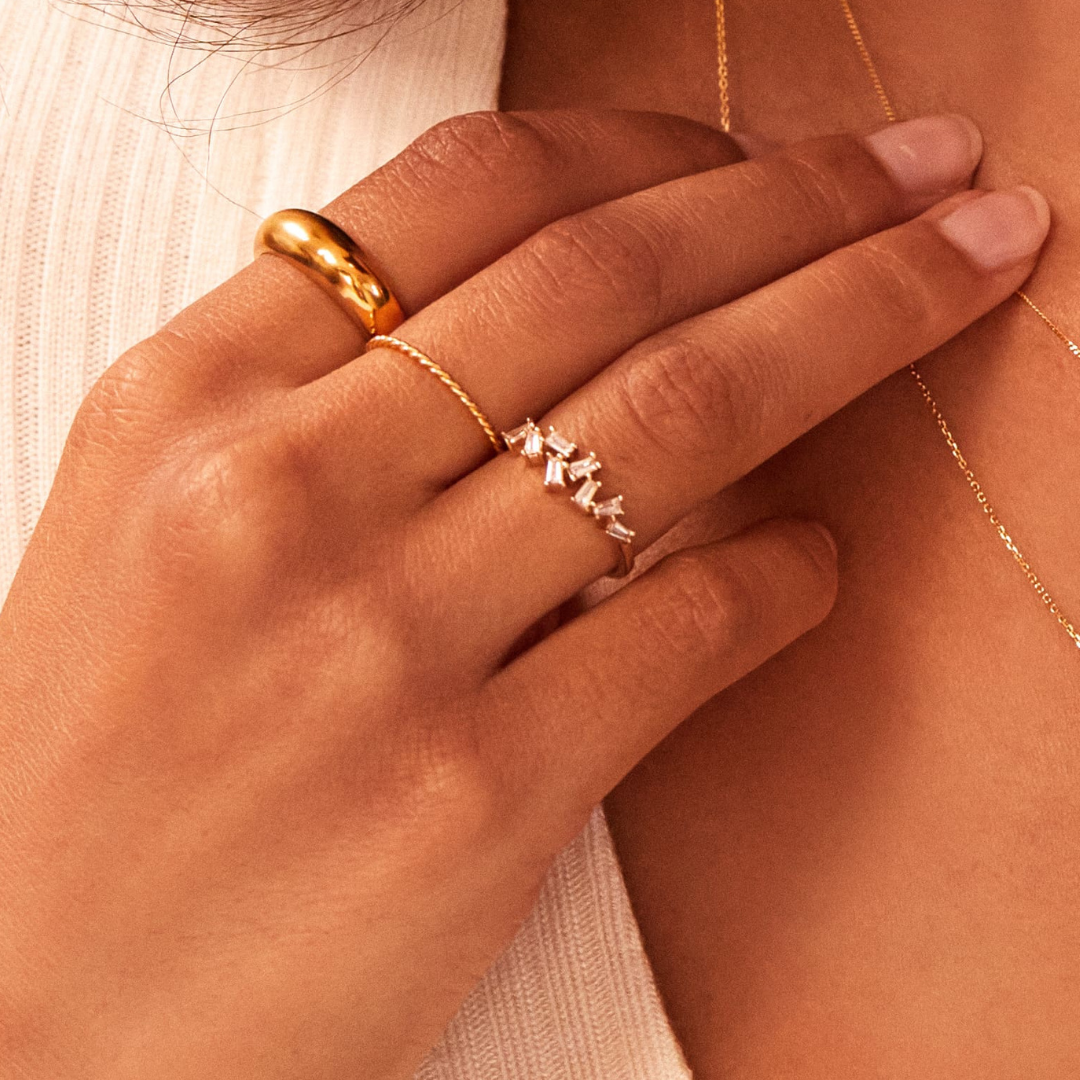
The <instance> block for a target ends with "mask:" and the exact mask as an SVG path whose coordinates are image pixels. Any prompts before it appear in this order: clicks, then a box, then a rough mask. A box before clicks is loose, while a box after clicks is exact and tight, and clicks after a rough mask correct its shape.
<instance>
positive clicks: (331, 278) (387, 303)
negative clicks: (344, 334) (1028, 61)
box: [255, 210, 405, 334]
mask: <svg viewBox="0 0 1080 1080" xmlns="http://www.w3.org/2000/svg"><path fill="white" fill-rule="evenodd" d="M255 255H256V257H258V256H259V255H284V256H285V257H286V258H287V259H291V260H292V261H293V262H294V263H296V265H297V266H300V267H301V268H303V270H304V271H305V272H306V273H307V274H308V276H309V277H311V278H312V279H313V280H315V281H317V282H318V283H319V284H320V285H322V286H323V287H324V288H325V289H326V290H327V291H328V292H329V293H331V295H333V296H335V297H337V299H338V300H339V301H341V303H342V306H343V307H344V308H345V310H346V311H347V312H348V314H349V315H350V316H351V317H352V318H353V320H354V321H355V322H357V323H358V324H359V325H360V327H361V328H362V329H363V330H364V331H366V332H367V333H368V334H389V333H390V332H391V331H393V330H396V329H397V328H398V327H399V326H400V325H401V324H402V323H403V322H404V321H405V315H404V313H403V312H402V310H401V305H400V304H399V303H398V302H397V299H396V298H395V296H394V294H393V293H392V292H391V291H390V290H389V289H388V288H387V287H386V285H384V284H383V282H382V281H381V280H380V278H379V277H378V275H377V274H376V273H375V272H374V271H373V270H372V269H371V267H370V266H369V265H368V259H367V256H366V255H365V254H364V253H363V251H362V250H361V249H360V246H359V245H358V244H357V243H356V241H354V240H353V239H352V237H351V236H349V234H348V233H347V232H345V230H344V229H341V228H339V227H338V226H337V225H335V224H334V223H333V222H332V221H329V220H328V219H326V218H324V217H322V216H321V215H320V214H313V213H312V212H311V211H310V210H278V211H277V212H276V213H274V214H271V215H270V216H269V217H268V218H266V220H265V221H263V222H262V224H261V225H260V226H259V228H258V231H257V232H256V233H255Z"/></svg>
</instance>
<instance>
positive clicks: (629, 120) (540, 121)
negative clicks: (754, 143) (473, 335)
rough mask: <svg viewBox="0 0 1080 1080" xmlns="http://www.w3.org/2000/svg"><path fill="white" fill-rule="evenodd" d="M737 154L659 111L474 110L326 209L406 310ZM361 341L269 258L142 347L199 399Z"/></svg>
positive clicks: (297, 372) (291, 377)
mask: <svg viewBox="0 0 1080 1080" xmlns="http://www.w3.org/2000/svg"><path fill="white" fill-rule="evenodd" d="M742 156H743V155H742V153H741V152H740V151H739V149H738V146H737V145H736V143H735V142H734V141H733V140H732V139H731V138H730V137H729V136H726V135H724V134H723V133H722V132H720V131H717V130H716V129H714V128H710V127H708V126H706V125H704V124H700V123H696V122H694V121H692V120H687V119H685V118H683V117H679V116H671V115H668V114H665V113H652V112H633V111H627V110H615V109H611V110H570V109H566V110H551V111H537V112H520V113H498V112H487V113H468V114H465V115H462V116H456V117H452V118H451V119H449V120H446V121H444V122H443V123H441V124H437V125H436V126H435V127H433V128H431V129H429V130H428V131H427V132H425V133H424V134H423V135H421V136H420V137H419V138H418V139H417V140H416V141H415V142H413V143H412V144H411V145H410V146H408V147H407V148H406V149H405V150H404V151H403V152H402V153H401V154H399V155H398V156H397V157H395V158H393V159H392V160H391V161H389V162H388V163H387V164H386V165H384V166H383V167H382V168H380V169H378V170H376V171H375V172H374V173H372V174H371V175H370V176H369V177H367V178H366V179H364V180H361V181H360V182H359V183H357V184H355V185H354V186H353V187H352V188H350V189H349V190H348V191H347V192H345V193H344V194H343V195H341V196H339V197H338V198H337V199H335V200H334V201H333V202H332V203H330V204H329V205H328V206H327V207H326V208H325V209H324V210H323V211H321V213H323V214H324V216H326V217H328V218H330V220H332V221H333V222H335V223H336V224H337V225H339V226H341V227H342V228H343V229H344V230H345V231H346V232H347V233H349V235H350V236H351V237H352V238H353V239H354V240H355V241H356V242H357V243H359V244H360V246H361V247H362V248H363V249H364V251H365V253H366V254H367V255H368V256H369V257H370V260H371V263H372V265H373V266H374V267H375V268H376V270H377V272H378V273H379V276H380V277H382V278H383V280H384V281H385V283H386V284H387V285H388V286H389V287H390V288H391V289H392V290H393V291H394V293H395V295H396V296H397V298H398V300H399V302H400V303H401V305H402V308H403V309H404V311H405V312H406V313H407V314H412V313H414V312H416V311H418V310H419V309H420V308H422V307H424V306H425V305H426V304H429V303H430V302H431V301H432V300H434V299H436V298H437V297H439V296H441V295H442V294H443V293H446V292H449V291H450V290H451V289H453V288H454V287H455V286H457V285H459V284H460V283H461V282H463V281H465V280H466V279H467V278H469V277H471V276H472V275H473V274H475V273H476V272H477V271H478V270H480V269H481V268H482V267H484V266H486V265H487V264H489V263H491V262H493V261H494V260H495V259H497V258H499V257H500V256H501V255H503V254H505V253H506V252H507V251H510V250H511V249H513V248H514V247H516V246H517V245H518V244H519V243H521V241H523V240H524V239H526V238H527V237H529V236H530V235H532V234H533V233H534V232H536V231H537V230H538V229H540V228H541V227H542V226H544V225H546V224H549V223H550V222H552V221H555V220H557V219H558V218H561V217H565V216H566V215H568V214H573V213H577V212H578V211H580V210H584V209H587V208H589V207H591V206H595V205H597V204H599V203H602V202H606V201H608V200H611V199H616V198H619V197H621V196H623V195H627V194H630V193H632V192H635V191H639V190H642V189H644V188H648V187H652V186H655V185H656V184H660V183H663V182H665V181H667V180H671V179H676V178H678V177H681V176H687V175H690V174H692V173H696V172H703V171H705V170H708V169H712V168H716V167H717V166H720V165H725V164H729V163H731V162H734V161H737V160H740V159H741V158H742ZM252 233H253V234H254V229H253V230H252ZM363 342H364V335H363V333H362V331H361V330H359V329H358V328H357V326H356V325H355V324H354V323H353V322H352V320H351V319H350V318H349V317H348V316H347V315H346V314H345V312H344V311H343V310H342V309H341V308H340V307H339V306H338V304H337V302H336V301H334V300H333V298H332V297H330V296H328V295H327V294H326V293H324V292H323V290H322V289H321V288H320V287H319V286H318V285H317V284H316V283H314V282H313V281H310V280H309V279H308V278H307V277H306V276H305V275H304V274H303V273H301V272H300V271H299V269H298V268H296V267H294V266H290V265H289V264H288V262H287V261H286V260H284V259H282V258H280V257H271V258H258V259H256V260H255V261H254V262H253V263H252V264H251V265H250V266H248V267H245V269H243V270H242V271H240V273H238V274H236V275H235V276H233V277H232V278H230V279H229V280H228V281H226V282H224V283H223V284H222V285H220V286H219V287H218V288H216V289H214V290H213V291H212V292H210V293H208V294H207V295H206V296H204V297H202V298H201V299H199V300H197V301H196V302H195V303H194V304H192V305H190V306H189V307H187V308H185V309H184V310H183V311H182V312H180V313H179V314H178V315H177V316H176V317H175V318H173V319H172V320H170V322H168V323H167V324H166V325H165V327H163V329H162V331H160V332H159V333H158V334H157V335H155V337H154V338H151V339H150V341H149V342H146V343H143V344H142V345H140V346H139V349H140V351H141V352H143V353H145V351H146V349H147V347H149V348H150V349H151V350H153V349H155V348H162V349H163V350H164V351H165V354H166V355H165V357H164V360H165V362H164V363H163V364H161V365H159V367H160V368H161V370H162V372H163V373H164V374H167V376H168V377H169V379H170V380H173V381H174V385H177V386H178V387H180V388H181V389H182V390H184V391H186V392H187V393H194V394H196V395H200V396H201V395H204V394H207V393H210V392H214V393H219V392H221V390H223V389H225V388H227V387H228V386H229V384H230V383H235V382H241V383H243V384H244V385H250V384H251V382H252V381H253V380H254V381H256V382H257V381H259V380H262V381H264V382H269V383H271V384H276V385H292V386H295V385H300V384H302V383H304V382H308V381H311V380H314V379H316V378H318V377H319V376H321V375H323V374H325V373H326V372H327V371H330V370H332V369H333V368H336V367H338V366H340V365H341V364H344V363H346V362H347V361H348V360H351V359H352V358H353V357H355V356H356V355H357V354H358V353H359V352H360V349H361V347H362V345H363Z"/></svg>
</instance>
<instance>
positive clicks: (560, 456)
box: [503, 420, 635, 578]
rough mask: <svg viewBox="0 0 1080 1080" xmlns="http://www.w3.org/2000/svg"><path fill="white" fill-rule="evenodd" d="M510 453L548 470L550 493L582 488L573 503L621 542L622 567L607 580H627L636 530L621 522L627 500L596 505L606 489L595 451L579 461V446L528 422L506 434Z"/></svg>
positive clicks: (546, 478)
mask: <svg viewBox="0 0 1080 1080" xmlns="http://www.w3.org/2000/svg"><path fill="white" fill-rule="evenodd" d="M503 440H504V441H505V443H506V446H507V449H509V450H517V451H518V452H519V453H520V454H521V456H522V457H523V458H525V460H526V461H527V462H528V463H529V464H530V465H542V466H543V467H544V487H545V488H546V489H547V490H548V491H569V490H570V485H572V484H579V485H580V486H579V487H578V488H577V490H576V491H573V492H572V493H571V494H570V501H571V502H572V503H573V504H574V505H575V506H576V507H577V508H578V509H579V510H581V511H583V512H584V513H586V514H589V515H591V516H592V517H593V518H595V519H596V521H598V522H599V523H600V525H601V526H602V527H603V529H604V532H606V533H607V534H608V536H610V537H611V538H612V539H613V540H617V541H618V542H619V564H618V565H617V566H616V567H615V569H614V570H612V571H610V572H609V573H608V574H607V576H608V577H614V578H621V577H626V575H627V574H629V573H630V571H631V570H633V568H634V547H633V540H634V536H635V533H634V530H633V529H629V528H627V527H626V526H625V525H624V524H623V523H622V522H621V521H620V520H619V518H621V517H622V515H623V505H622V502H623V497H622V496H621V495H615V496H612V497H610V498H606V499H603V500H602V501H601V502H596V496H597V495H598V494H599V492H600V488H601V487H602V485H603V482H602V481H601V480H598V479H597V478H596V474H597V473H598V472H599V471H600V468H601V466H600V462H599V461H598V460H597V457H596V455H595V454H594V453H592V452H591V451H590V452H589V453H588V454H586V455H584V456H579V457H576V458H575V457H574V455H575V454H577V453H578V448H577V445H576V444H575V443H572V442H571V441H570V440H569V439H567V438H565V437H564V436H563V435H560V434H559V433H558V432H557V431H556V430H555V429H554V428H553V427H548V433H547V434H546V435H545V434H544V433H543V432H542V431H541V430H540V425H539V424H534V423H533V422H532V420H526V421H525V423H524V424H522V425H521V427H517V428H514V430H513V431H504V432H503Z"/></svg>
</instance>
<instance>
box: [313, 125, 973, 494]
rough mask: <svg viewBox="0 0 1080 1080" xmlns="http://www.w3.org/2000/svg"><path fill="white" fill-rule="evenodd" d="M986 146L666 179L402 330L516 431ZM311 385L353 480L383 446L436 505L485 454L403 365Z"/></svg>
mask: <svg viewBox="0 0 1080 1080" xmlns="http://www.w3.org/2000/svg"><path fill="white" fill-rule="evenodd" d="M978 151H979V142H978V137H977V133H976V132H974V129H973V127H972V126H971V124H970V123H969V122H968V121H965V120H963V119H962V118H959V117H931V118H925V119H923V120H918V121H910V122H908V123H904V124H893V125H890V126H889V127H887V128H885V129H884V130H883V131H880V132H877V133H876V134H874V135H872V136H870V137H869V138H867V139H859V138H856V137H854V136H847V135H842V136H831V137H828V138H824V139H814V140H810V141H808V142H804V143H800V144H797V145H795V146H792V147H788V148H785V149H783V150H781V151H779V152H777V153H776V154H772V155H769V156H767V157H765V158H761V159H758V160H754V161H749V162H743V163H740V164H738V165H734V166H732V167H730V168H723V169H715V170H711V171H709V172H703V173H697V174H694V175H692V176H686V177H683V178H680V179H678V180H673V181H669V182H668V183H666V184H663V185H658V186H656V187H654V188H651V189H648V190H644V191H639V192H636V193H634V194H632V195H628V196H626V197H624V198H622V199H619V200H615V201H611V202H608V203H605V204H603V205H599V206H595V207H593V208H591V209H589V210H587V211H583V212H582V213H580V214H577V215H576V216H574V217H572V218H567V219H562V220H560V221H558V222H556V223H554V224H552V225H549V226H548V227H547V228H545V229H543V230H541V231H540V232H539V233H537V234H536V235H534V236H532V237H530V238H529V239H528V240H527V241H526V242H524V243H523V244H521V245H520V246H519V247H518V248H517V249H515V250H514V251H513V252H511V253H510V254H508V255H507V256H506V257H505V258H503V259H501V260H499V261H498V262H497V263H495V264H494V265H492V266H490V267H488V268H487V269H486V270H484V271H482V272H481V273H479V274H477V275H475V276H474V277H472V278H470V279H469V280H468V281H467V282H465V283H464V284H462V285H461V286H460V287H459V288H458V289H455V290H454V291H453V292H452V293H450V294H448V295H447V296H444V297H443V298H442V299H441V300H439V301H437V302H436V303H433V304H431V305H430V306H429V307H427V308H425V309H424V311H423V312H421V313H420V314H419V315H418V316H416V317H415V318H413V319H410V320H409V321H408V322H407V323H406V324H405V325H404V326H403V327H401V328H400V330H399V331H397V333H398V335H399V336H400V337H402V338H404V339H405V340H406V341H409V342H410V343H412V344H414V345H417V346H418V347H419V348H421V349H423V350H425V351H427V352H428V353H429V354H430V355H431V356H432V357H433V358H434V359H435V360H436V361H437V362H438V363H439V364H441V365H442V366H443V367H444V368H445V369H446V370H448V371H449V372H450V373H451V374H452V375H453V376H454V378H455V379H457V381H458V382H459V383H460V384H461V385H462V386H464V387H465V388H466V390H467V391H468V392H469V394H470V395H471V396H472V398H473V399H474V400H475V401H476V402H477V403H479V405H480V407H481V408H482V409H484V410H485V412H486V413H487V414H488V415H489V417H490V419H491V420H492V421H493V423H494V424H495V427H496V429H497V430H498V429H506V428H508V427H510V426H512V425H514V424H517V423H519V422H520V420H521V419H522V418H523V417H524V416H525V415H527V414H528V415H533V416H535V415H537V414H538V413H539V412H542V411H543V410H544V409H546V408H549V407H550V406H552V405H554V404H555V402H557V401H559V400H560V399H561V398H563V397H565V396H566V395H567V394H568V393H570V392H571V391H572V390H573V389H574V388H576V387H577V386H579V385H581V384H582V383H583V382H584V381H585V380H587V379H588V378H589V377H590V376H592V375H593V374H595V373H596V372H597V371H598V370H599V369H600V368H601V367H603V366H605V365H606V364H608V363H609V362H610V361H611V360H612V359H613V358H614V357H616V356H618V355H619V354H620V353H622V352H624V351H625V350H627V349H628V348H630V347H631V346H632V345H634V344H635V343H636V342H637V341H639V340H641V339H643V338H645V337H648V336H649V335H650V334H654V333H657V332H658V331H660V330H662V329H664V328H665V327H667V326H669V325H671V324H673V323H676V322H679V321H681V320H683V319H686V318H689V317H691V316H693V315H695V314H698V313H700V312H702V311H707V310H709V309H711V308H714V307H716V306H718V305H720V304H723V303H725V302H727V301H729V300H731V299H733V298H734V297H737V296H740V295H742V294H743V293H745V292H748V291H750V290H752V289H755V288H757V287H759V286H761V285H764V284H766V283H767V282H769V281H773V280H775V279H776V278H778V277H781V276H783V275H784V274H787V273H789V272H791V271H793V270H795V269H797V268H798V267H800V266H803V265H805V264H807V263H809V262H812V261H813V260H814V259H817V258H819V257H820V256H822V255H824V254H825V253H827V252H829V251H832V250H834V249H836V248H838V247H842V246H844V245H846V244H849V243H852V242H854V241H856V240H859V239H861V238H863V237H865V236H868V235H871V234H873V233H875V232H878V231H879V230H881V229H884V228H887V227H889V226H891V225H894V224H896V223H898V222H901V221H904V220H906V219H908V218H910V217H912V216H913V215H914V214H916V213H918V212H920V211H922V210H924V209H926V208H927V207H928V206H930V205H932V204H933V203H935V202H936V201H938V199H939V198H940V197H941V196H942V194H943V192H946V191H949V190H957V189H959V188H961V187H964V186H966V185H967V183H968V181H969V179H970V176H971V171H972V169H973V168H974V166H975V163H976V161H977V159H978ZM308 389H309V390H310V391H311V392H312V393H313V394H315V395H318V396H323V397H326V398H328V399H329V400H331V401H336V402H339V403H340V410H339V411H340V418H339V421H338V424H339V426H338V429H337V434H339V435H340V439H336V438H334V432H327V440H328V443H329V444H332V445H334V447H335V452H336V450H337V448H339V447H341V446H343V445H344V446H352V447H353V448H354V453H355V457H354V456H353V455H350V454H348V453H346V454H345V455H343V456H340V457H339V461H340V465H341V468H342V477H343V479H346V478H347V477H348V476H349V475H351V474H352V472H353V471H355V468H356V466H357V463H358V458H361V457H362V458H363V460H364V463H365V464H366V465H369V464H370V462H371V454H372V453H376V454H377V453H378V452H379V446H380V445H381V446H383V447H387V448H391V447H392V448H393V466H394V468H395V469H396V470H398V472H399V474H400V473H401V472H403V471H404V470H405V469H407V468H409V467H410V464H411V465H412V466H413V467H415V468H416V469H417V470H418V483H419V486H420V487H422V488H423V489H424V491H425V492H426V491H427V490H429V489H430V487H431V485H433V484H434V485H440V484H445V483H447V482H450V481H451V480H453V479H455V478H457V477H458V476H460V475H461V474H462V473H463V472H465V471H467V470H468V469H470V468H473V467H475V466H476V465H477V464H479V463H480V462H481V461H483V460H484V455H485V454H486V453H487V452H488V450H487V443H486V442H485V440H484V438H483V436H482V433H481V432H480V431H479V428H478V427H477V426H476V425H474V424H472V423H471V421H470V419H469V417H468V415H467V414H466V413H463V412H462V410H461V409H460V408H459V407H458V403H457V402H455V401H454V400H453V398H452V397H451V396H449V395H447V394H446V393H445V392H443V391H442V390H441V389H440V388H439V387H438V386H437V385H435V384H434V383H433V382H432V380H431V379H429V378H427V377H426V376H425V374H424V373H423V372H422V371H419V370H417V369H416V367H415V366H413V365H411V364H410V363H409V362H408V361H406V360H404V359H403V358H402V357H401V356H400V355H398V354H397V353H393V352H389V351H387V352H382V351H380V352H373V353H370V354H368V355H366V356H364V357H363V358H362V360H360V361H358V362H357V363H354V364H349V365H346V366H345V367H343V368H341V369H340V370H338V371H335V372H333V373H332V374H331V375H330V376H329V377H328V378H326V379H325V380H322V381H321V382H319V383H316V384H314V385H313V386H312V387H309V388H308ZM360 415H363V416H378V417H379V421H378V423H379V438H378V439H377V440H375V445H374V446H373V445H372V443H371V442H370V441H368V440H365V441H364V442H363V443H362V444H358V443H357V442H356V440H355V434H354V433H355V429H356V417H357V416H360ZM418 423H422V424H423V427H424V439H423V447H422V452H418V454H417V456H416V457H415V459H414V460H413V461H412V462H411V463H410V462H409V461H408V460H406V461H403V460H402V459H401V457H400V455H399V454H398V450H397V448H398V447H399V446H400V445H401V444H402V443H404V442H407V441H408V440H409V436H410V435H411V433H412V432H413V431H414V430H415V429H416V426H417V424H418ZM418 451H419V448H418ZM387 452H389V451H387ZM388 464H389V463H388Z"/></svg>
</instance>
